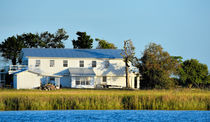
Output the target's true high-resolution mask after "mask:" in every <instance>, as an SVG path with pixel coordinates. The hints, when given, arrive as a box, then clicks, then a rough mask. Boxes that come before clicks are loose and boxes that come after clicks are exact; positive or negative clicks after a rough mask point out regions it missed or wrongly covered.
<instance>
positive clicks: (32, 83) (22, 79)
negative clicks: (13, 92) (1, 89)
mask: <svg viewBox="0 0 210 122" xmlns="http://www.w3.org/2000/svg"><path fill="white" fill-rule="evenodd" d="M41 78H42V76H39V75H37V74H34V73H31V72H28V71H24V72H20V73H18V74H16V75H14V88H16V89H33V88H36V87H40V82H41Z"/></svg>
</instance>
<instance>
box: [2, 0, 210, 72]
mask: <svg viewBox="0 0 210 122" xmlns="http://www.w3.org/2000/svg"><path fill="white" fill-rule="evenodd" d="M59 28H64V29H65V30H66V31H67V34H68V35H69V36H70V38H69V39H68V40H66V41H65V46H66V48H73V46H72V42H71V40H72V39H77V35H76V32H77V31H82V32H87V34H88V35H90V36H91V37H92V38H93V39H95V38H100V39H104V40H107V41H108V42H111V43H114V44H115V45H116V46H117V47H118V48H122V47H123V41H124V40H128V39H131V40H132V41H133V44H134V46H135V47H136V56H137V57H141V56H142V53H143V51H144V49H145V46H146V45H148V44H149V43H151V42H154V43H156V44H160V45H161V46H162V47H163V49H164V51H167V52H168V53H169V54H170V55H172V56H182V57H183V58H184V60H187V59H191V58H193V59H197V60H199V61H200V62H201V63H204V64H207V65H208V67H209V69H210V0H0V43H1V42H2V41H4V40H5V39H6V38H8V37H10V36H13V35H16V34H23V33H29V32H32V33H37V32H38V33H40V32H45V31H49V32H51V33H55V32H56V31H57V29H59ZM96 45H97V43H96V42H94V47H96Z"/></svg>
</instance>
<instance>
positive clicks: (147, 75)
mask: <svg viewBox="0 0 210 122" xmlns="http://www.w3.org/2000/svg"><path fill="white" fill-rule="evenodd" d="M76 35H77V36H78V37H77V39H76V40H75V39H73V40H72V44H73V48H74V49H92V48H93V42H94V39H93V38H91V36H90V35H87V33H86V32H80V31H78V32H77V33H76ZM68 38H69V35H67V32H66V31H65V30H64V29H63V28H61V29H58V30H57V31H56V32H55V33H53V34H52V33H49V32H48V31H46V32H43V33H35V34H33V33H23V34H21V35H16V36H12V37H8V38H7V39H5V40H4V41H3V42H2V43H1V44H0V52H1V55H2V57H4V58H5V59H7V60H10V61H11V62H12V64H13V65H16V64H17V63H21V60H20V59H21V58H20V52H21V50H22V48H65V45H64V41H65V40H67V39H68ZM95 41H97V42H98V45H97V47H96V48H97V49H117V47H116V46H115V45H114V44H113V43H110V42H108V41H106V40H103V39H99V38H96V39H95ZM122 51H123V52H122V54H121V55H122V56H123V60H124V62H125V66H126V86H127V87H128V88H129V87H130V86H129V84H130V83H129V72H130V69H129V68H130V65H132V66H135V67H136V68H137V69H138V73H139V74H140V76H141V80H140V87H141V88H142V89H153V88H158V89H159V88H174V87H190V88H191V87H196V88H209V86H210V74H209V72H208V67H207V65H206V64H202V63H200V62H199V61H198V60H196V59H189V60H185V61H183V58H182V57H181V56H171V55H170V54H169V53H168V52H167V51H164V50H163V48H162V46H161V45H158V44H155V43H150V44H149V45H147V46H146V47H145V50H144V52H143V54H142V55H141V56H140V58H137V56H135V47H134V46H133V44H132V41H131V40H125V41H124V47H123V50H122Z"/></svg>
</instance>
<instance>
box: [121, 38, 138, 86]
mask: <svg viewBox="0 0 210 122" xmlns="http://www.w3.org/2000/svg"><path fill="white" fill-rule="evenodd" d="M121 55H122V56H123V61H124V62H125V72H126V87H127V88H130V87H131V86H130V77H129V67H130V63H132V61H133V59H134V55H135V47H134V46H133V43H132V41H131V40H125V41H124V47H123V50H122V53H121Z"/></svg>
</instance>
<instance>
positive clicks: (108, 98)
mask: <svg viewBox="0 0 210 122" xmlns="http://www.w3.org/2000/svg"><path fill="white" fill-rule="evenodd" d="M113 109H120V110H123V109H126V110H210V91H208V90H199V89H175V90H136V91H135V90H87V89H60V90H56V91H40V90H8V89H2V90H0V110H113Z"/></svg>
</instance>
